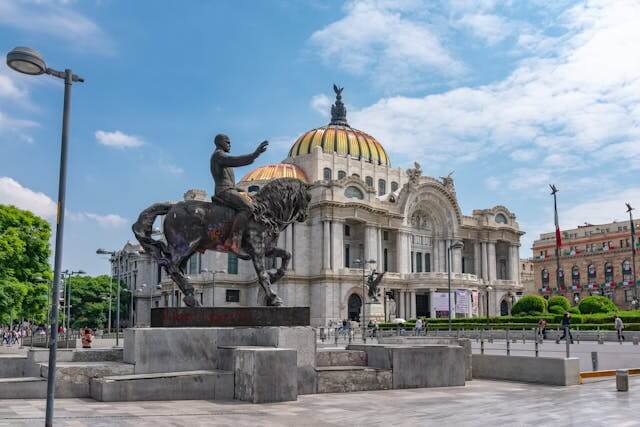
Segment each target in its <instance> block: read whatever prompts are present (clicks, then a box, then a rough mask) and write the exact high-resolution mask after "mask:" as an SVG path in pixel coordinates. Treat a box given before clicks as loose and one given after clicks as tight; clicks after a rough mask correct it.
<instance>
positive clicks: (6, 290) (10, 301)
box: [0, 279, 29, 325]
mask: <svg viewBox="0 0 640 427" xmlns="http://www.w3.org/2000/svg"><path fill="white" fill-rule="evenodd" d="M28 291H29V287H28V285H26V284H25V283H21V282H18V281H17V280H15V279H0V323H1V324H5V325H8V324H10V323H11V322H13V321H16V320H20V318H21V317H22V316H21V314H22V302H23V300H24V298H25V296H26V295H27V293H28Z"/></svg>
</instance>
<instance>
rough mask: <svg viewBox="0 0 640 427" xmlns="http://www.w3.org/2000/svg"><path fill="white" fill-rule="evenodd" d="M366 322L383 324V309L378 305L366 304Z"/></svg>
mask: <svg viewBox="0 0 640 427" xmlns="http://www.w3.org/2000/svg"><path fill="white" fill-rule="evenodd" d="M366 307H367V322H368V321H369V320H373V321H374V322H384V307H383V306H382V304H380V303H367V304H366Z"/></svg>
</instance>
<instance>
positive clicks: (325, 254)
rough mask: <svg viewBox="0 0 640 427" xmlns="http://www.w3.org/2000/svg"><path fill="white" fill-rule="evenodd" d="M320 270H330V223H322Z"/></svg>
mask: <svg viewBox="0 0 640 427" xmlns="http://www.w3.org/2000/svg"><path fill="white" fill-rule="evenodd" d="M322 243H323V244H322V269H323V270H331V221H326V220H325V221H322Z"/></svg>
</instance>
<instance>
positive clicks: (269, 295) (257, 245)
mask: <svg viewBox="0 0 640 427" xmlns="http://www.w3.org/2000/svg"><path fill="white" fill-rule="evenodd" d="M215 144H216V149H215V151H214V153H213V155H212V156H211V174H212V176H213V179H214V182H215V184H216V189H215V195H214V196H213V197H212V201H211V202H208V201H200V200H187V201H182V202H178V203H171V202H166V203H156V204H154V205H151V206H150V207H148V208H147V209H145V210H144V211H142V213H140V216H139V217H138V221H136V223H135V224H133V227H132V229H133V233H134V234H135V236H136V238H137V239H138V241H139V242H140V244H141V245H142V247H143V248H144V250H145V252H147V253H148V254H150V255H151V256H152V257H153V258H154V259H155V260H156V261H157V262H158V264H159V265H161V266H162V267H163V268H164V269H165V271H166V272H167V274H168V275H169V276H170V277H171V279H172V280H173V281H174V282H175V283H176V284H177V285H178V287H179V288H180V290H181V291H182V293H183V294H184V299H183V300H184V302H185V304H186V305H187V306H189V307H195V306H198V302H197V301H196V299H195V297H194V295H193V294H194V290H193V286H192V285H191V284H190V283H189V280H188V278H187V277H186V276H185V274H184V271H185V267H186V265H187V262H188V260H189V257H190V256H191V255H193V254H194V253H196V252H200V253H203V252H205V251H207V250H212V251H218V252H232V253H234V254H236V255H237V256H238V258H240V259H243V260H251V261H252V262H253V266H254V268H255V271H256V275H257V276H258V282H259V284H260V286H261V287H262V289H263V290H264V292H265V297H266V304H267V305H270V306H279V305H282V303H283V302H282V299H281V298H280V297H278V295H276V293H275V292H273V290H272V289H271V285H272V284H273V283H275V282H277V281H278V280H280V279H281V278H282V277H283V276H284V274H285V271H286V269H287V267H288V264H289V260H290V259H291V254H290V253H289V252H288V251H286V250H285V249H282V248H279V247H277V246H276V245H277V242H278V236H279V234H280V233H281V232H282V231H283V230H284V229H285V228H287V226H289V225H290V224H292V223H293V222H296V221H298V222H304V221H306V219H307V208H308V205H309V202H310V200H311V196H310V194H309V192H308V190H309V186H308V185H307V184H306V183H304V182H302V181H300V180H298V179H294V178H279V179H274V180H272V181H270V182H269V183H267V184H266V185H264V186H263V187H262V188H261V189H260V190H259V191H258V192H257V193H256V194H255V196H250V195H248V194H247V193H245V192H243V191H242V190H241V189H238V188H236V187H235V179H234V175H233V169H232V168H233V167H236V166H244V165H248V164H251V163H253V161H254V160H255V159H256V158H257V157H258V156H259V155H260V154H261V153H263V152H264V151H265V150H266V148H267V145H268V143H267V142H266V141H264V142H263V143H261V144H260V145H259V146H258V148H257V149H256V151H254V152H253V153H252V154H248V155H244V156H230V155H228V154H227V153H228V152H229V151H230V144H231V143H230V141H229V138H228V137H227V136H226V135H218V136H216V138H215ZM160 215H164V222H163V234H164V240H159V239H154V238H153V237H152V230H153V223H154V221H155V220H156V218H157V217H158V216H160ZM267 258H280V259H281V265H280V267H279V268H278V269H276V270H275V271H272V270H269V269H268V268H267V265H266V264H267V263H266V259H267Z"/></svg>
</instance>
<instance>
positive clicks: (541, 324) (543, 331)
mask: <svg viewBox="0 0 640 427" xmlns="http://www.w3.org/2000/svg"><path fill="white" fill-rule="evenodd" d="M538 330H539V331H540V335H542V339H543V340H546V339H547V321H546V320H544V319H540V320H538Z"/></svg>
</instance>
